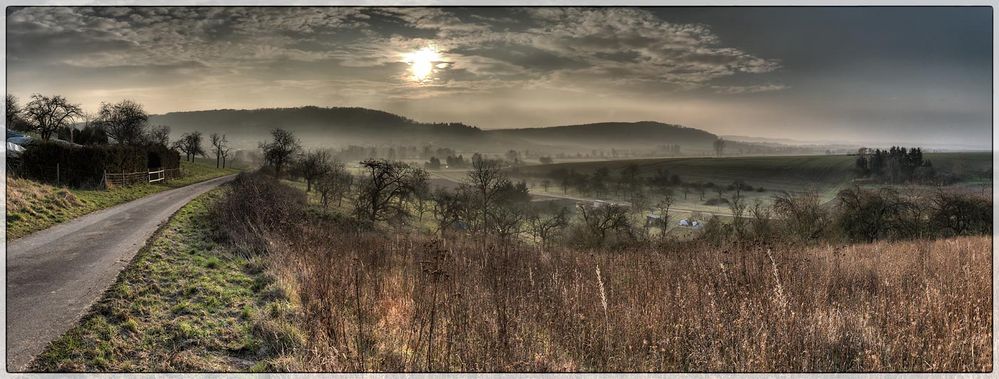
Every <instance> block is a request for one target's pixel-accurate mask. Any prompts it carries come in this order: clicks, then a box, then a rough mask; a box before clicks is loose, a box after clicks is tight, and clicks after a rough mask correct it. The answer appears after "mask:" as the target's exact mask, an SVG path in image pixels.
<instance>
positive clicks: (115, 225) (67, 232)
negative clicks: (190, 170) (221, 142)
mask: <svg viewBox="0 0 999 379" xmlns="http://www.w3.org/2000/svg"><path fill="white" fill-rule="evenodd" d="M234 177H235V176H233V175H230V176H225V177H221V178H215V179H211V180H208V181H204V182H201V183H196V184H192V185H189V186H186V187H181V188H176V189H171V190H167V191H163V192H160V193H157V194H153V195H149V196H146V197H144V198H141V199H138V200H134V201H131V202H128V203H125V204H120V205H117V206H114V207H111V208H107V209H104V210H100V211H97V212H94V213H91V214H88V215H85V216H83V217H80V218H77V219H75V220H72V221H69V222H67V223H64V224H59V225H56V226H53V227H51V228H49V229H45V230H42V231H39V232H36V233H34V234H31V235H28V236H25V237H22V238H20V239H17V240H14V241H12V242H9V243H8V244H7V313H6V318H7V324H6V325H7V371H23V370H25V369H26V367H27V365H28V363H29V362H30V361H31V359H32V358H33V357H34V356H35V355H37V354H38V353H41V352H42V350H43V349H44V348H45V346H46V345H48V343H49V342H51V341H52V340H54V339H56V338H58V337H60V336H61V335H62V334H63V333H65V332H66V331H67V330H69V328H71V327H72V326H73V325H74V324H75V323H76V322H77V320H79V318H80V317H81V316H82V315H83V313H84V312H86V311H87V309H88V308H90V306H91V305H92V304H93V303H94V302H95V301H97V300H98V299H99V298H100V296H101V295H102V294H103V293H104V291H105V290H106V289H107V288H108V287H109V286H110V285H111V284H113V283H114V280H115V278H116V277H117V276H118V273H119V272H120V271H121V270H122V269H124V268H125V266H127V265H128V263H129V261H131V260H132V257H134V256H135V253H136V252H138V251H139V249H141V248H142V247H143V246H144V245H145V244H146V240H148V239H149V237H151V236H152V235H153V233H154V232H155V231H156V229H158V228H159V226H160V225H162V224H163V223H164V222H166V221H167V220H168V219H169V218H170V216H171V215H173V214H174V212H176V211H177V210H178V209H180V207H182V206H184V204H187V203H188V202H189V201H191V200H192V199H194V198H195V197H197V196H198V195H200V194H202V193H205V192H207V191H208V190H210V189H212V188H215V187H217V186H218V185H219V184H222V183H224V182H227V181H229V180H232V179H233V178H234Z"/></svg>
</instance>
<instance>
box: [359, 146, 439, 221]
mask: <svg viewBox="0 0 999 379" xmlns="http://www.w3.org/2000/svg"><path fill="white" fill-rule="evenodd" d="M361 167H362V168H364V169H365V170H366V173H365V175H364V177H363V181H362V182H361V183H360V187H359V188H358V196H357V199H356V200H357V201H356V203H355V207H354V209H355V213H357V215H358V216H360V217H363V218H364V219H367V220H368V221H371V222H376V221H383V220H388V219H389V218H390V217H391V216H393V215H399V216H406V215H408V214H407V212H406V210H405V209H404V208H402V207H401V204H402V203H401V202H400V200H399V199H400V198H401V197H405V196H407V195H408V192H409V191H412V188H413V181H414V177H417V176H421V175H420V174H419V173H418V171H422V170H421V169H418V168H414V167H411V166H409V165H407V164H405V163H402V162H390V161H388V160H374V159H369V160H366V161H363V162H361ZM423 177H424V178H425V177H426V176H423Z"/></svg>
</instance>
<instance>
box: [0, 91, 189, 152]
mask: <svg viewBox="0 0 999 379" xmlns="http://www.w3.org/2000/svg"><path fill="white" fill-rule="evenodd" d="M6 122H7V126H8V127H9V128H10V129H12V130H18V131H23V132H34V133H37V134H38V136H39V137H40V138H41V139H42V141H49V140H51V139H52V138H53V137H55V138H59V139H63V140H66V141H69V142H72V143H76V144H81V145H104V144H108V143H112V142H113V143H115V144H119V145H127V146H143V145H160V146H167V145H168V143H169V136H170V128H169V127H167V126H161V125H158V126H153V125H149V114H148V113H147V112H146V111H145V109H143V107H142V104H139V103H136V102H134V101H132V100H127V99H126V100H122V101H121V102H118V103H101V105H100V107H99V108H98V111H97V113H87V112H84V111H83V109H82V108H81V107H80V105H79V104H74V103H72V102H70V101H69V100H68V99H66V98H65V97H63V96H59V95H55V96H45V95H41V94H33V95H31V99H30V100H29V101H28V103H27V104H25V105H24V106H23V107H22V106H21V105H20V104H19V103H18V99H17V97H15V96H14V95H11V94H7V96H6ZM81 124H82V125H81ZM77 126H82V128H79V129H78V128H77Z"/></svg>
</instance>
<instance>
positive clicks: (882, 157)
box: [857, 146, 943, 183]
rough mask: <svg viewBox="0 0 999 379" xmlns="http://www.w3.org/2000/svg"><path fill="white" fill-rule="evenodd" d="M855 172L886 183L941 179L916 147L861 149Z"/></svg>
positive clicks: (922, 181)
mask: <svg viewBox="0 0 999 379" xmlns="http://www.w3.org/2000/svg"><path fill="white" fill-rule="evenodd" d="M857 173H858V174H859V175H860V176H861V177H865V178H873V179H877V180H879V181H882V182H887V183H910V182H918V183H928V182H934V181H938V179H943V178H942V177H938V176H937V174H936V171H935V170H934V169H933V164H932V163H931V162H930V161H929V160H928V159H923V150H922V149H920V148H918V147H913V148H910V149H906V148H905V147H899V146H892V147H891V148H889V149H888V150H881V149H875V150H874V151H870V150H868V149H862V150H861V154H860V155H859V156H858V157H857Z"/></svg>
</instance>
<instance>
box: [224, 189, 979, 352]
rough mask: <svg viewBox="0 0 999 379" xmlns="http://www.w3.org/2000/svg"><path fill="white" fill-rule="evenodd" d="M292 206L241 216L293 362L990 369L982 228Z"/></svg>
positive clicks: (234, 215)
mask: <svg viewBox="0 0 999 379" xmlns="http://www.w3.org/2000/svg"><path fill="white" fill-rule="evenodd" d="M237 182H238V181H237ZM255 188H263V187H260V186H257V187H255ZM234 193H235V194H236V196H242V199H244V200H246V195H245V194H244V193H239V192H236V191H234ZM255 196H268V195H267V194H264V193H260V194H258V195H255ZM287 202H288V203H297V201H291V200H289V201H287ZM222 204H227V203H225V202H223V203H222ZM278 205H279V204H278ZM293 208H294V207H293ZM244 209H246V208H244ZM255 209H256V208H255ZM257 211H258V212H259V209H257ZM269 212H270V211H269ZM237 213H238V212H237ZM279 214H282V215H287V214H288V213H279ZM305 214H307V212H303V214H302V215H301V216H297V215H292V216H291V217H275V218H274V219H275V225H278V226H277V227H267V226H266V224H267V220H268V219H267V218H259V219H257V220H258V221H257V222H259V223H262V224H261V226H260V228H258V229H256V231H258V232H260V233H261V235H262V236H263V239H264V241H261V242H260V244H261V246H266V250H267V253H268V255H267V256H268V259H270V266H271V269H272V270H274V272H275V275H277V277H278V278H279V281H280V283H282V284H283V287H285V288H287V289H288V290H287V292H288V295H289V296H290V297H291V298H292V299H293V302H294V303H295V304H296V306H297V311H296V314H297V315H298V316H297V317H298V320H299V323H300V327H301V328H302V329H303V330H304V332H305V335H307V336H308V338H307V340H306V341H305V342H304V343H305V345H304V346H303V347H302V348H300V349H297V350H295V352H294V353H293V354H294V359H295V361H296V363H295V364H289V365H287V366H286V367H287V368H290V369H294V370H310V371H463V372H464V371H532V372H535V371H636V372H646V371H651V372H704V371H710V372H729V371H739V372H746V371H754V372H755V371H763V372H787V371H795V372H800V371H809V372H812V371H836V372H839V371H990V370H991V369H992V366H991V361H992V342H991V341H992V335H991V317H992V312H991V309H992V293H991V276H992V271H991V262H992V259H991V248H992V239H991V237H957V238H951V239H946V240H936V241H927V240H916V241H908V242H891V243H873V244H859V245H846V246H838V245H819V246H813V247H796V245H793V244H776V245H771V246H769V247H768V246H766V245H763V244H759V245H745V244H744V245H727V244H721V245H715V244H710V243H708V242H705V241H690V242H672V243H665V244H662V245H658V246H651V245H645V246H642V245H636V246H634V247H631V248H627V249H623V250H617V251H613V250H609V249H593V250H580V249H570V248H565V247H553V248H546V249H541V248H538V247H534V246H528V245H525V244H519V243H515V242H509V241H507V242H499V241H493V240H489V239H481V238H475V237H471V236H464V235H450V236H447V237H445V238H440V237H433V236H427V235H423V234H418V233H408V232H406V231H392V232H386V231H379V230H371V229H366V228H359V227H357V226H356V225H352V224H350V223H349V222H344V221H342V220H341V221H328V220H327V221H323V220H321V219H318V218H314V217H313V218H309V222H299V223H297V224H295V225H288V224H287V223H286V222H285V221H287V220H294V219H295V218H296V217H308V216H305ZM220 215H225V216H226V217H230V218H232V219H233V220H239V219H241V218H240V217H239V215H238V214H236V213H231V212H230V213H226V212H221V213H220ZM244 219H253V218H244ZM302 219H303V220H304V218H302Z"/></svg>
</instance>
